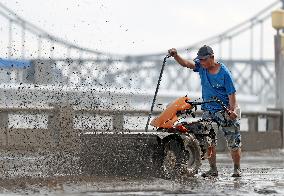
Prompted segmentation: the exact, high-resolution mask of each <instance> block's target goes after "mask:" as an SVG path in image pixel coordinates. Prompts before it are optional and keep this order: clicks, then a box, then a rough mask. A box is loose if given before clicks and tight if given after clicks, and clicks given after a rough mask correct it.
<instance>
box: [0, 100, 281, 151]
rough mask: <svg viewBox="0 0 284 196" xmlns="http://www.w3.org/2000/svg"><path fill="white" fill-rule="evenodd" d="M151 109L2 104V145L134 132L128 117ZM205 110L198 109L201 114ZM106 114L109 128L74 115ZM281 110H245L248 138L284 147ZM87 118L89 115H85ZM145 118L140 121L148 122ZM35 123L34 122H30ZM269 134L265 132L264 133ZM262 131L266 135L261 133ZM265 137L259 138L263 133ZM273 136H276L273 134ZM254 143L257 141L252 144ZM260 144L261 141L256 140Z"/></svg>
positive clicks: (72, 141)
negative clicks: (41, 119) (23, 121)
mask: <svg viewBox="0 0 284 196" xmlns="http://www.w3.org/2000/svg"><path fill="white" fill-rule="evenodd" d="M160 112H161V111H154V112H153V116H155V115H158V114H159V113H160ZM148 114H149V111H146V110H100V109H83V108H76V107H72V106H70V105H54V106H48V107H17V108H15V107H2V108H0V131H1V133H0V134H1V135H2V139H1V146H2V147H4V148H5V147H7V148H33V149H36V148H54V147H58V146H60V147H62V146H65V147H67V146H68V148H71V146H72V145H73V146H76V145H78V144H79V143H80V141H79V135H80V134H82V133H87V132H89V133H90V132H117V133H118V132H132V131H139V132H140V131H143V130H142V129H139V128H138V129H136V130H134V129H126V128H125V125H126V121H125V119H126V118H127V117H144V120H145V122H146V117H147V115H148ZM200 114H201V111H197V116H200ZM10 115H23V116H25V115H46V116H47V120H46V122H45V123H46V124H47V126H45V127H41V126H36V127H33V128H21V127H14V126H11V123H12V122H11V121H10V120H9V119H10ZM84 115H85V116H88V115H89V116H97V115H100V116H104V117H110V119H111V122H112V123H110V124H112V126H111V127H108V128H107V129H100V128H83V129H78V128H76V125H75V123H74V119H75V118H77V117H78V116H84ZM282 115H283V114H282V111H280V110H274V111H273V110H271V111H263V112H243V113H242V118H244V119H247V126H248V130H247V131H242V133H243V134H245V135H246V136H245V137H248V138H245V137H244V138H245V139H246V140H251V141H254V140H255V142H256V143H257V142H258V143H259V142H261V141H257V138H258V139H259V140H265V139H267V138H268V137H270V138H269V139H268V141H267V143H265V147H266V148H275V147H276V148H280V147H283V116H282ZM259 119H264V120H265V121H266V128H265V130H264V131H263V130H262V131H260V129H259ZM85 120H86V119H85ZM144 120H141V122H137V124H138V123H140V124H143V125H144V124H145V122H144ZM30 123H31V122H30ZM263 134H265V135H263ZM261 135H262V136H261ZM260 136H261V137H262V138H259V137H260ZM271 137H272V138H271ZM251 145H253V144H251ZM255 145H257V144H255Z"/></svg>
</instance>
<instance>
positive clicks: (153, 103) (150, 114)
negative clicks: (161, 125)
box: [145, 55, 171, 132]
mask: <svg viewBox="0 0 284 196" xmlns="http://www.w3.org/2000/svg"><path fill="white" fill-rule="evenodd" d="M170 57H171V56H170V55H167V56H165V58H164V61H163V65H162V68H161V72H160V76H159V79H158V84H157V87H156V91H155V95H154V98H153V102H152V106H151V111H150V113H149V116H148V120H147V123H146V127H145V131H146V132H147V131H148V126H149V123H150V119H151V116H152V113H153V109H154V105H155V101H156V97H157V94H158V90H159V86H160V83H161V80H162V76H163V72H164V68H165V65H166V60H167V58H170Z"/></svg>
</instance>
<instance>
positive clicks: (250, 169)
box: [0, 150, 284, 196]
mask: <svg viewBox="0 0 284 196" xmlns="http://www.w3.org/2000/svg"><path fill="white" fill-rule="evenodd" d="M217 156H218V157H217V158H218V167H219V177H217V178H205V179H204V178H202V177H201V176H200V173H201V172H202V171H205V170H206V169H207V167H208V164H207V162H206V161H203V165H202V167H201V171H200V172H199V174H197V175H196V176H195V177H192V178H184V179H176V180H164V179H159V178H154V177H147V178H135V177H123V176H121V177H98V176H83V175H81V174H80V167H79V166H78V164H77V162H78V158H77V157H75V156H74V155H71V154H64V155H63V154H60V153H58V154H52V155H46V154H37V153H21V152H13V153H11V152H10V153H8V152H1V156H0V163H1V180H0V195H62V196H64V195H74V196H75V195H78V196H79V195H90V196H91V195H284V150H273V151H262V152H253V153H252V152H250V153H247V152H244V153H243V158H242V171H243V176H242V177H241V178H232V177H230V175H231V172H232V164H231V159H230V156H229V154H227V153H222V154H218V155H217Z"/></svg>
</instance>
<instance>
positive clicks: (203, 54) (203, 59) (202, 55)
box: [195, 45, 214, 68]
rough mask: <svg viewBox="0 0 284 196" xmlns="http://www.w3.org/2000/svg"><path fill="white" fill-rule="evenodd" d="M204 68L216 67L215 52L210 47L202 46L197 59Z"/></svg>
mask: <svg viewBox="0 0 284 196" xmlns="http://www.w3.org/2000/svg"><path fill="white" fill-rule="evenodd" d="M195 59H199V60H200V63H201V65H202V66H203V67H204V68H209V67H210V66H212V65H214V52H213V49H212V48H211V47H210V46H206V45H204V46H202V47H201V48H199V50H198V52H197V57H196V58H195Z"/></svg>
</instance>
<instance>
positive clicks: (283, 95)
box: [271, 0, 284, 148]
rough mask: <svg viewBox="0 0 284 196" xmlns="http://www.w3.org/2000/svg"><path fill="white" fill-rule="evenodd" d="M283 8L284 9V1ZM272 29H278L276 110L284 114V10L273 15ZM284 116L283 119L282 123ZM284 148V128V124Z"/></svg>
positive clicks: (275, 41)
mask: <svg viewBox="0 0 284 196" xmlns="http://www.w3.org/2000/svg"><path fill="white" fill-rule="evenodd" d="M282 2H283V7H284V0H282ZM271 19H272V27H273V28H275V29H276V31H277V34H276V35H275V36H274V47H275V48H274V49H275V75H276V80H275V84H276V85H275V86H276V108H278V109H281V110H282V112H284V77H283V75H284V35H283V33H282V32H281V33H280V32H279V30H281V29H284V10H283V9H278V10H275V11H273V12H272V13H271ZM283 121H284V116H283V117H282V122H283ZM281 135H282V136H281V137H282V148H284V126H283V124H282V134H281Z"/></svg>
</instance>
